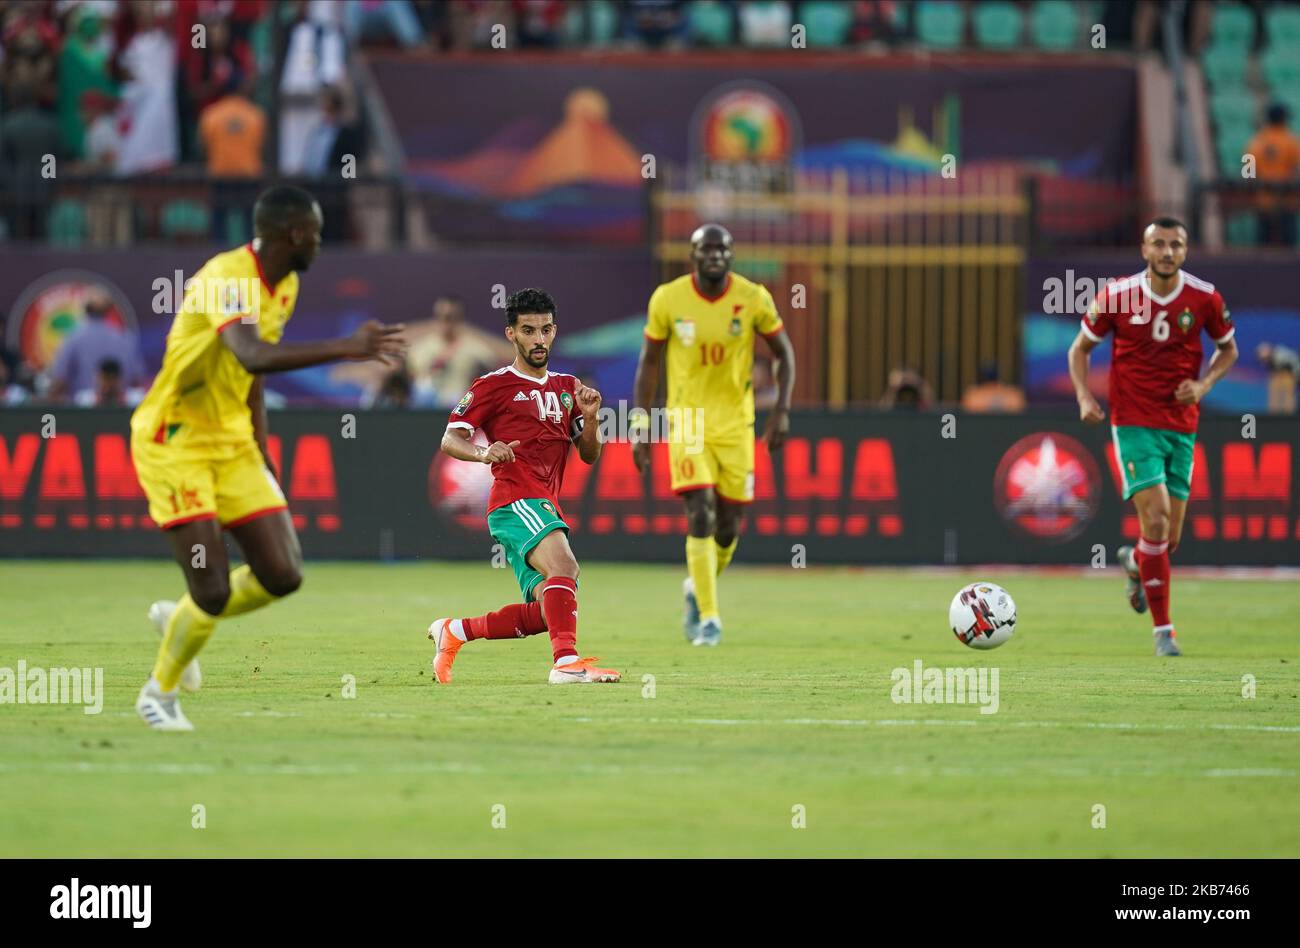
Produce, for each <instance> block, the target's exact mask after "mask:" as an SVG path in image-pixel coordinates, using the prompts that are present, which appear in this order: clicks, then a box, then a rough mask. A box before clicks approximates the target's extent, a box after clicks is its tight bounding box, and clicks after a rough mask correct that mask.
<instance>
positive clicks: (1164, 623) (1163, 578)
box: [1137, 537, 1172, 632]
mask: <svg viewBox="0 0 1300 948" xmlns="http://www.w3.org/2000/svg"><path fill="white" fill-rule="evenodd" d="M1137 553H1138V555H1137V563H1138V573H1139V574H1140V575H1141V577H1142V588H1143V589H1144V590H1145V591H1146V594H1147V602H1148V603H1149V604H1150V606H1151V623H1152V625H1153V626H1154V627H1155V630H1156V631H1157V632H1162V631H1166V630H1169V629H1171V628H1172V624H1171V623H1170V621H1169V542H1168V541H1167V540H1161V541H1159V542H1156V541H1154V540H1148V539H1147V538H1146V537H1142V538H1140V539H1139V540H1138V544H1137Z"/></svg>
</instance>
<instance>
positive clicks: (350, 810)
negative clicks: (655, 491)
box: [0, 546, 1300, 857]
mask: <svg viewBox="0 0 1300 948" xmlns="http://www.w3.org/2000/svg"><path fill="white" fill-rule="evenodd" d="M742 555H743V546H742ZM1117 573H1118V571H1116V570H1111V571H1110V572H1109V573H1108V574H1106V575H1101V574H1094V575H1087V574H1086V573H1082V572H1081V573H1077V574H1043V573H1032V572H1016V571H1013V570H1007V571H1004V572H1002V571H1000V572H998V573H997V575H989V576H977V575H970V574H967V573H966V572H954V573H941V572H937V571H907V570H901V569H889V570H854V569H830V568H810V569H789V568H785V569H782V568H774V567H747V566H744V565H741V564H737V565H736V566H734V567H733V568H732V569H730V570H729V571H728V572H727V574H726V575H725V576H724V578H723V583H722V593H721V599H722V609H723V616H724V622H725V633H724V640H723V644H722V646H721V647H720V648H718V649H699V648H691V647H690V646H689V645H687V644H686V642H685V641H684V639H683V637H682V633H681V630H680V610H681V604H680V592H679V590H680V576H681V568H680V567H669V566H644V565H616V564H589V565H588V566H586V567H585V568H584V570H583V574H582V579H581V589H580V602H581V604H582V607H581V612H582V621H581V625H580V630H579V632H580V639H579V641H580V645H581V646H582V649H583V653H584V654H588V655H590V654H595V655H599V656H600V657H601V658H602V659H603V660H604V663H607V664H609V665H610V666H612V667H615V668H618V669H620V670H622V671H623V674H624V681H623V682H622V683H621V684H618V685H594V686H587V687H567V688H561V687H554V686H549V685H547V684H546V673H547V669H548V667H549V664H550V651H549V643H548V641H547V638H546V636H544V635H543V636H537V637H534V638H529V639H525V640H522V641H506V642H474V643H471V644H470V645H468V646H467V647H466V648H465V649H464V650H463V651H462V652H461V653H460V657H459V659H458V661H457V665H456V681H455V682H454V684H453V685H451V686H450V687H436V686H434V685H433V684H431V682H430V669H429V659H430V655H431V646H430V644H429V643H428V642H427V641H426V640H425V638H424V634H423V633H424V629H425V627H426V626H427V625H428V623H429V621H430V620H431V619H433V618H435V617H437V616H440V615H447V614H451V615H453V616H455V615H470V614H478V613H482V612H485V611H488V610H489V609H492V608H496V607H497V606H499V605H500V604H502V603H505V602H509V601H512V600H513V598H514V597H515V596H516V595H517V591H516V589H515V587H514V585H513V582H512V578H511V577H510V575H509V574H508V573H507V572H505V571H501V570H494V569H491V568H490V567H489V566H487V565H482V566H479V565H471V564H463V563H462V564H447V563H407V564H398V565H381V564H364V565H363V564H347V563H308V565H307V578H306V583H305V584H304V587H303V589H302V591H301V592H300V593H298V594H297V595H295V596H294V597H292V598H291V599H290V600H288V601H286V602H283V603H279V604H276V605H273V606H271V607H269V608H267V609H264V610H262V611H260V612H257V613H255V614H252V615H249V616H245V617H241V618H239V619H235V620H231V621H229V622H225V623H222V624H221V625H220V626H219V627H218V630H217V632H216V634H215V636H214V637H213V639H212V641H211V642H209V644H208V648H207V649H206V650H205V652H204V653H203V655H202V664H203V672H204V686H203V690H202V692H201V693H200V694H198V695H194V696H190V697H187V698H186V699H185V701H184V707H185V710H186V712H187V714H188V715H189V717H190V718H191V720H193V721H194V723H195V726H196V728H197V730H196V731H195V732H194V733H193V734H159V733H153V732H150V731H149V730H148V729H146V728H145V727H144V725H143V724H141V723H140V722H139V721H138V720H137V719H136V717H135V714H134V711H133V710H132V703H133V701H134V698H135V695H136V692H137V691H138V689H139V687H140V685H141V683H142V682H143V681H144V679H145V678H146V677H147V675H148V673H149V668H150V666H151V663H152V660H153V655H154V651H155V648H156V645H157V639H156V636H155V633H154V632H153V629H152V628H151V627H150V626H149V624H148V623H147V621H146V620H145V618H144V614H145V609H146V607H147V606H148V604H149V602H150V601H151V600H153V599H155V598H161V597H164V596H168V597H171V596H175V595H176V593H177V592H178V587H179V579H180V577H179V573H178V571H177V570H176V568H175V567H174V566H173V565H171V564H170V563H165V562H162V561H157V562H79V563H72V562H13V561H9V562H4V563H2V564H0V602H2V603H3V604H4V605H3V612H2V615H3V618H0V667H9V668H15V667H16V666H17V662H18V660H19V659H24V660H26V662H27V663H28V665H29V666H42V667H63V666H102V667H103V669H104V681H105V693H106V699H105V704H104V709H103V712H102V713H101V714H99V715H86V714H84V713H83V712H82V709H81V708H80V707H71V706H66V705H65V706H59V705H25V704H24V705H17V704H0V811H2V812H3V813H4V814H5V816H4V819H3V820H0V856H87V855H91V856H419V857H429V856H433V857H440V856H585V855H600V856H667V855H682V856H814V855H825V856H1116V857H1118V856H1290V857H1295V856H1300V823H1298V822H1297V821H1296V820H1295V818H1294V815H1295V813H1296V811H1297V809H1298V808H1300V777H1298V776H1297V769H1298V768H1300V753H1297V751H1300V714H1298V713H1297V709H1300V702H1298V701H1297V697H1296V696H1297V694H1300V656H1298V655H1297V649H1296V632H1295V630H1294V629H1293V628H1292V627H1291V622H1292V621H1293V620H1294V618H1295V616H1296V606H1297V602H1298V601H1300V593H1297V589H1296V586H1295V585H1294V584H1293V583H1290V582H1289V581H1286V580H1277V581H1264V580H1227V579H1212V580H1211V579H1188V580H1180V579H1179V578H1178V573H1177V570H1175V574H1174V576H1175V586H1174V608H1175V613H1174V614H1175V618H1176V619H1177V620H1178V621H1179V633H1180V635H1179V639H1180V642H1181V643H1182V644H1183V648H1184V650H1185V652H1186V653H1187V654H1186V655H1185V657H1183V658H1181V659H1176V660H1168V659H1166V660H1157V659H1156V658H1154V657H1153V656H1152V654H1151V636H1150V631H1149V620H1148V619H1147V618H1146V617H1138V616H1134V615H1133V614H1132V613H1131V612H1130V610H1129V609H1128V606H1127V604H1126V602H1125V601H1124V598H1123V582H1122V579H1121V578H1120V577H1119V576H1118V575H1117ZM978 578H985V579H990V580H993V581H995V582H999V583H1001V584H1003V585H1005V586H1006V587H1007V589H1008V590H1010V592H1011V593H1012V595H1013V596H1014V597H1015V599H1016V602H1017V605H1018V607H1019V626H1018V629H1017V632H1016V636H1015V638H1014V639H1012V641H1011V642H1010V643H1009V644H1008V645H1006V646H1004V647H1003V648H1001V649H998V650H996V651H992V652H975V651H972V650H968V649H965V648H963V647H962V646H961V645H960V644H959V643H958V642H956V641H955V639H954V638H953V636H952V634H951V633H950V632H949V631H948V630H947V629H946V627H945V626H946V610H947V607H948V602H949V600H950V599H951V597H952V595H953V593H954V592H955V591H956V589H957V588H958V587H959V586H960V585H961V584H962V582H964V581H967V580H973V579H978ZM917 659H920V660H921V661H922V662H924V664H925V666H926V667H931V666H935V667H947V666H974V667H977V668H978V667H985V666H987V667H989V668H990V669H991V668H993V667H996V668H998V669H999V683H1000V694H999V709H998V711H997V713H996V714H988V715H982V714H980V713H979V708H978V706H977V705H971V704H963V705H947V704H897V703H894V702H893V701H891V688H892V682H891V678H890V674H891V671H892V670H893V669H895V668H898V667H905V668H911V667H912V663H913V662H915V661H916V660H917ZM349 675H350V676H355V681H356V696H355V698H345V697H343V696H342V692H343V689H344V676H349ZM1246 675H1250V676H1254V678H1253V680H1254V682H1255V696H1254V697H1253V698H1246V697H1243V676H1246ZM645 676H653V678H652V679H647V678H646V677H645ZM651 684H652V687H651ZM196 806H202V807H203V810H202V811H196V809H195V808H196ZM1098 806H1101V807H1104V808H1105V809H1104V820H1105V825H1104V828H1096V827H1095V826H1094V824H1095V823H1097V822H1099V821H1100V820H1099V814H1101V813H1102V811H1100V810H1098V809H1096V808H1097V807H1098ZM197 812H201V813H202V815H203V817H204V821H205V823H206V826H205V827H204V828H201V829H200V828H195V827H194V826H193V824H194V822H196V820H197V817H196V815H195V814H196V813H197ZM801 822H802V823H803V824H804V826H803V827H802V828H796V826H795V824H797V823H801ZM494 824H495V825H494ZM502 824H504V825H502Z"/></svg>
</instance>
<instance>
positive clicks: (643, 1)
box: [623, 0, 687, 49]
mask: <svg viewBox="0 0 1300 948" xmlns="http://www.w3.org/2000/svg"><path fill="white" fill-rule="evenodd" d="M624 23H625V26H624V30H623V32H624V35H625V36H626V37H627V38H628V39H632V40H639V41H640V42H641V43H644V44H645V45H646V46H649V47H650V48H651V49H658V48H659V47H661V46H681V45H683V43H684V42H685V39H686V30H687V21H686V4H684V3H682V2H681V0H628V3H627V9H626V13H625V21H624Z"/></svg>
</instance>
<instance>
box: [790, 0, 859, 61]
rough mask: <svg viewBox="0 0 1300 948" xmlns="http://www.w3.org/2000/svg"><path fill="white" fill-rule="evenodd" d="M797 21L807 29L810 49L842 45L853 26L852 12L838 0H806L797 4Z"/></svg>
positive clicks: (846, 40)
mask: <svg viewBox="0 0 1300 948" xmlns="http://www.w3.org/2000/svg"><path fill="white" fill-rule="evenodd" d="M799 22H800V23H802V24H803V25H804V27H806V28H807V30H808V47H809V48H810V49H815V48H828V47H836V46H843V45H844V44H845V43H847V42H848V39H849V28H850V27H851V26H853V12H852V11H851V10H850V9H849V4H847V3H840V2H839V0H808V2H806V3H801V4H800V5H799Z"/></svg>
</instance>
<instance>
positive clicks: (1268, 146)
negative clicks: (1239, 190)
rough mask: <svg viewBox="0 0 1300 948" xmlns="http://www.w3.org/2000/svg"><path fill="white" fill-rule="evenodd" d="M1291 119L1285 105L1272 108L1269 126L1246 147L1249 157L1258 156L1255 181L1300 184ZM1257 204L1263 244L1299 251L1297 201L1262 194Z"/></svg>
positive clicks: (1299, 154)
mask: <svg viewBox="0 0 1300 948" xmlns="http://www.w3.org/2000/svg"><path fill="white" fill-rule="evenodd" d="M1289 118H1290V110H1289V109H1288V108H1287V107H1286V106H1285V105H1283V104H1281V103H1275V104H1273V105H1271V106H1269V110H1268V120H1267V122H1266V124H1265V125H1264V127H1263V128H1261V129H1260V130H1259V131H1258V132H1256V133H1255V136H1254V137H1253V138H1252V139H1251V140H1250V142H1249V144H1247V145H1246V154H1248V155H1254V156H1255V180H1257V181H1259V182H1260V183H1261V184H1290V185H1297V184H1300V177H1298V175H1300V138H1297V137H1296V136H1295V134H1294V133H1293V132H1292V131H1291V130H1290V129H1289V128H1287V120H1288V119H1289ZM1255 201H1256V207H1257V208H1258V209H1259V234H1260V243H1263V244H1266V245H1272V246H1279V247H1295V245H1296V220H1295V215H1296V201H1295V199H1294V198H1293V197H1291V198H1289V197H1288V196H1286V195H1279V194H1276V193H1273V192H1272V191H1268V190H1261V191H1260V193H1259V194H1257V195H1256V196H1255Z"/></svg>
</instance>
